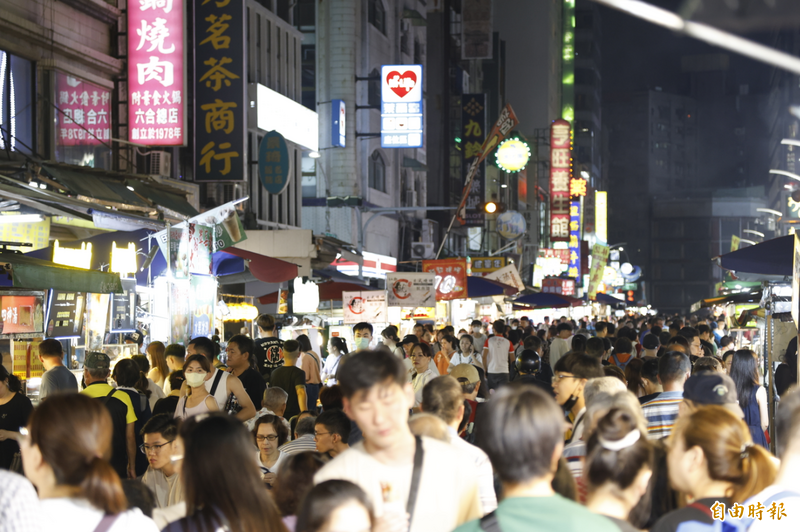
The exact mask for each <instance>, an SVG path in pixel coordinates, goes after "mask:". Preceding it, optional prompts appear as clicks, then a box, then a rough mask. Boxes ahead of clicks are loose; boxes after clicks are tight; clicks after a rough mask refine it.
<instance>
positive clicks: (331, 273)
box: [312, 268, 369, 285]
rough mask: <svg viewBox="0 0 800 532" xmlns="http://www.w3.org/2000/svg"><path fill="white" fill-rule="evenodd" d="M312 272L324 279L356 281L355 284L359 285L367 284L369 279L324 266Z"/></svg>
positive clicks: (345, 281)
mask: <svg viewBox="0 0 800 532" xmlns="http://www.w3.org/2000/svg"><path fill="white" fill-rule="evenodd" d="M312 273H313V274H314V277H320V278H324V279H332V280H335V281H341V282H344V283H356V284H360V285H368V284H369V280H368V279H359V278H358V277H356V276H354V275H347V274H346V273H342V272H340V271H338V270H332V269H329V268H325V269H322V270H313V271H312Z"/></svg>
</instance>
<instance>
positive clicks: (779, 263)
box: [719, 235, 794, 276]
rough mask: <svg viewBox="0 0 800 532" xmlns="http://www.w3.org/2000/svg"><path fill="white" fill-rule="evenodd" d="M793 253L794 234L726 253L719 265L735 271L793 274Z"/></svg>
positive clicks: (762, 273)
mask: <svg viewBox="0 0 800 532" xmlns="http://www.w3.org/2000/svg"><path fill="white" fill-rule="evenodd" d="M793 254H794V235H788V236H782V237H779V238H773V239H772V240H767V241H766V242H762V243H760V244H756V245H755V246H749V247H746V248H742V249H739V250H737V251H732V252H730V253H726V254H725V255H722V256H721V257H719V265H720V266H722V267H723V268H725V269H726V270H733V271H735V272H744V273H758V274H761V275H782V276H791V275H792V268H793V264H794V259H793Z"/></svg>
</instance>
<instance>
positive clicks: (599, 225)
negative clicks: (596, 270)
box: [592, 190, 608, 255]
mask: <svg viewBox="0 0 800 532" xmlns="http://www.w3.org/2000/svg"><path fill="white" fill-rule="evenodd" d="M594 235H595V236H596V237H597V240H599V241H600V242H606V243H607V242H608V192H604V191H601V190H598V191H597V192H595V193H594ZM592 255H594V252H592Z"/></svg>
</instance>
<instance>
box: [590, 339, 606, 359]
mask: <svg viewBox="0 0 800 532" xmlns="http://www.w3.org/2000/svg"><path fill="white" fill-rule="evenodd" d="M605 346H606V344H605V342H603V338H601V337H599V336H593V337H592V338H589V339H588V340H586V354H587V355H589V356H593V357H594V358H596V359H597V360H600V361H601V362H602V360H603V358H604V357H605V355H606V347H605Z"/></svg>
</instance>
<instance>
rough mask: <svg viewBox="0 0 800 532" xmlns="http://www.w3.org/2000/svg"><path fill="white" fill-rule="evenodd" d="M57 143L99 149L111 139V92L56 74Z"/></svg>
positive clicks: (60, 73)
mask: <svg viewBox="0 0 800 532" xmlns="http://www.w3.org/2000/svg"><path fill="white" fill-rule="evenodd" d="M56 97H57V102H58V104H57V105H56V107H58V109H59V110H60V111H61V112H60V113H56V122H57V124H58V125H57V127H56V136H57V139H56V142H57V143H58V145H59V146H98V145H99V144H101V143H102V142H106V143H108V141H109V139H111V91H110V90H108V89H104V88H103V87H99V86H97V85H93V84H91V83H89V82H87V81H82V80H80V79H78V78H74V77H72V76H68V75H66V74H64V73H62V72H56Z"/></svg>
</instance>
